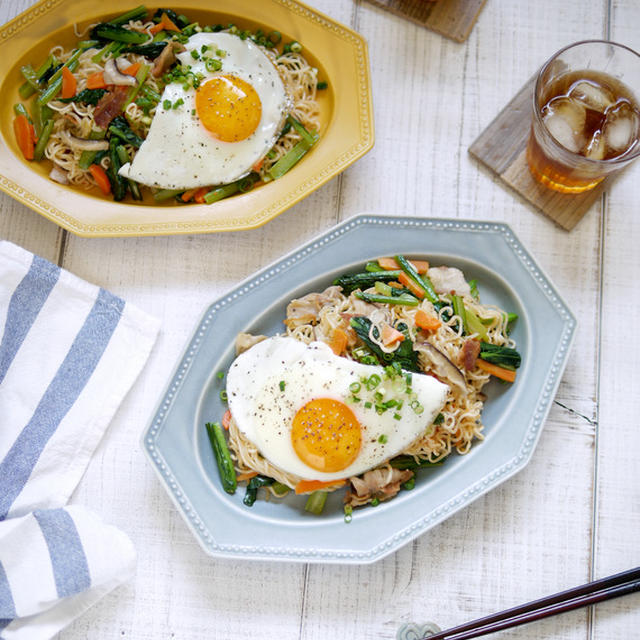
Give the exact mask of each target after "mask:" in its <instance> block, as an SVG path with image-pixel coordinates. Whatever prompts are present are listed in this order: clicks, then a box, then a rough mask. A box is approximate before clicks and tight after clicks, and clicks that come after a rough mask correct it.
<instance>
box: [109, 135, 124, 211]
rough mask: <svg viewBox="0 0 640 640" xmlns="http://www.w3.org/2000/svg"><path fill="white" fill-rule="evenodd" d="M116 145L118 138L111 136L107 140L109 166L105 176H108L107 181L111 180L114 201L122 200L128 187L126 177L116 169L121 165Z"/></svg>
mask: <svg viewBox="0 0 640 640" xmlns="http://www.w3.org/2000/svg"><path fill="white" fill-rule="evenodd" d="M118 146H119V145H118V139H117V138H111V140H110V141H109V158H110V159H111V166H110V167H109V170H108V171H107V176H108V177H109V182H111V193H112V194H113V199H114V200H115V201H116V202H119V201H120V200H124V197H125V196H126V195H127V188H128V182H127V179H126V178H123V177H122V176H121V175H119V174H118V171H119V170H120V167H121V166H122V163H121V162H120V157H119V155H118Z"/></svg>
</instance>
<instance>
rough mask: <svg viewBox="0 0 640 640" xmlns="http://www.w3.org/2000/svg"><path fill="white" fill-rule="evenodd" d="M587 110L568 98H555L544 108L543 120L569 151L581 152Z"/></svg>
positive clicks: (551, 132) (550, 131)
mask: <svg viewBox="0 0 640 640" xmlns="http://www.w3.org/2000/svg"><path fill="white" fill-rule="evenodd" d="M585 120H586V110H585V108H584V107H583V106H582V104H580V103H578V102H574V101H573V100H569V99H568V98H564V97H561V98H554V99H553V100H551V101H550V102H548V103H547V104H546V105H545V106H544V107H543V108H542V121H543V122H544V124H545V126H546V127H547V129H548V131H549V133H550V134H551V135H552V136H553V137H554V138H555V139H556V140H557V141H558V142H559V143H560V144H561V145H562V146H563V147H566V148H567V149H568V150H569V151H573V152H574V153H579V152H580V150H581V149H582V147H583V146H584V133H583V131H584V123H585Z"/></svg>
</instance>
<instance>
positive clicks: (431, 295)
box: [395, 255, 440, 306]
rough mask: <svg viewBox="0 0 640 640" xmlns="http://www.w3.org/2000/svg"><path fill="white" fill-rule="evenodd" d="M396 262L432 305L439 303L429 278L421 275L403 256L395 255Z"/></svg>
mask: <svg viewBox="0 0 640 640" xmlns="http://www.w3.org/2000/svg"><path fill="white" fill-rule="evenodd" d="M395 258H396V262H397V263H398V264H399V265H400V268H401V269H402V270H403V271H404V272H405V273H406V274H407V276H409V278H411V279H412V280H413V281H414V282H415V283H416V284H417V285H418V286H419V287H420V288H421V289H422V290H423V291H424V295H425V298H426V299H427V300H429V302H431V303H432V304H433V305H434V306H436V305H440V298H438V294H437V293H436V291H435V289H434V288H433V284H432V283H431V280H429V278H428V277H427V276H426V275H424V276H421V275H420V274H419V273H418V272H417V271H416V270H415V268H414V266H413V265H412V264H411V263H410V262H409V261H408V260H407V259H406V258H405V257H404V256H400V255H398V256H396V257H395Z"/></svg>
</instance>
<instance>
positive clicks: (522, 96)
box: [469, 75, 614, 231]
mask: <svg viewBox="0 0 640 640" xmlns="http://www.w3.org/2000/svg"><path fill="white" fill-rule="evenodd" d="M534 85H535V75H534V76H533V77H532V78H531V79H530V80H529V81H528V82H526V83H525V85H524V86H523V87H522V89H521V90H520V91H518V93H517V94H516V95H515V96H514V98H513V99H512V100H511V101H510V102H509V104H507V105H506V106H505V108H504V109H503V110H502V111H501V112H500V113H499V114H498V115H497V116H496V118H495V119H494V120H493V122H491V124H490V125H489V126H488V127H487V128H486V129H485V130H484V131H483V132H482V133H481V134H480V135H479V136H478V137H477V138H476V139H475V140H474V141H473V143H472V144H471V146H470V147H469V153H470V154H471V155H472V156H473V157H474V158H475V159H476V160H478V162H480V163H482V164H483V165H484V166H486V167H487V168H488V169H490V170H491V171H493V172H494V173H496V174H497V175H498V177H499V178H500V179H501V180H502V181H503V182H504V184H505V185H506V186H508V187H510V188H511V189H513V190H514V192H515V193H516V194H518V195H519V196H521V197H522V198H524V199H525V200H526V201H527V202H529V203H530V204H531V206H532V207H533V208H534V209H537V210H539V211H542V213H544V214H545V215H547V216H549V218H551V220H553V221H554V222H556V223H557V224H558V225H560V226H561V227H562V228H563V229H566V230H567V231H571V229H573V227H575V226H576V224H578V222H580V220H582V217H583V216H584V215H585V214H586V213H587V211H589V209H590V208H591V206H592V205H593V203H594V202H596V201H597V200H598V199H599V198H601V197H602V194H603V193H604V192H605V191H606V190H607V189H609V188H610V186H611V184H612V183H613V180H614V178H613V177H612V176H609V177H607V178H605V179H604V180H603V181H602V182H601V183H600V184H599V185H598V186H597V187H595V188H593V189H591V190H590V191H586V192H585V193H580V194H567V193H559V192H557V191H552V190H551V189H547V188H546V187H545V186H544V185H542V184H540V183H539V182H537V181H536V180H535V179H534V178H533V176H532V175H531V172H530V171H529V167H528V165H527V159H526V148H527V141H528V139H529V132H530V130H531V101H532V98H533V89H534Z"/></svg>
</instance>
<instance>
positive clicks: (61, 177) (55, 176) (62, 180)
mask: <svg viewBox="0 0 640 640" xmlns="http://www.w3.org/2000/svg"><path fill="white" fill-rule="evenodd" d="M49 178H51V180H53V181H54V182H57V183H59V184H69V176H68V174H67V172H66V171H65V170H64V169H61V168H60V167H59V166H58V165H57V164H54V165H53V169H51V172H50V173H49Z"/></svg>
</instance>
